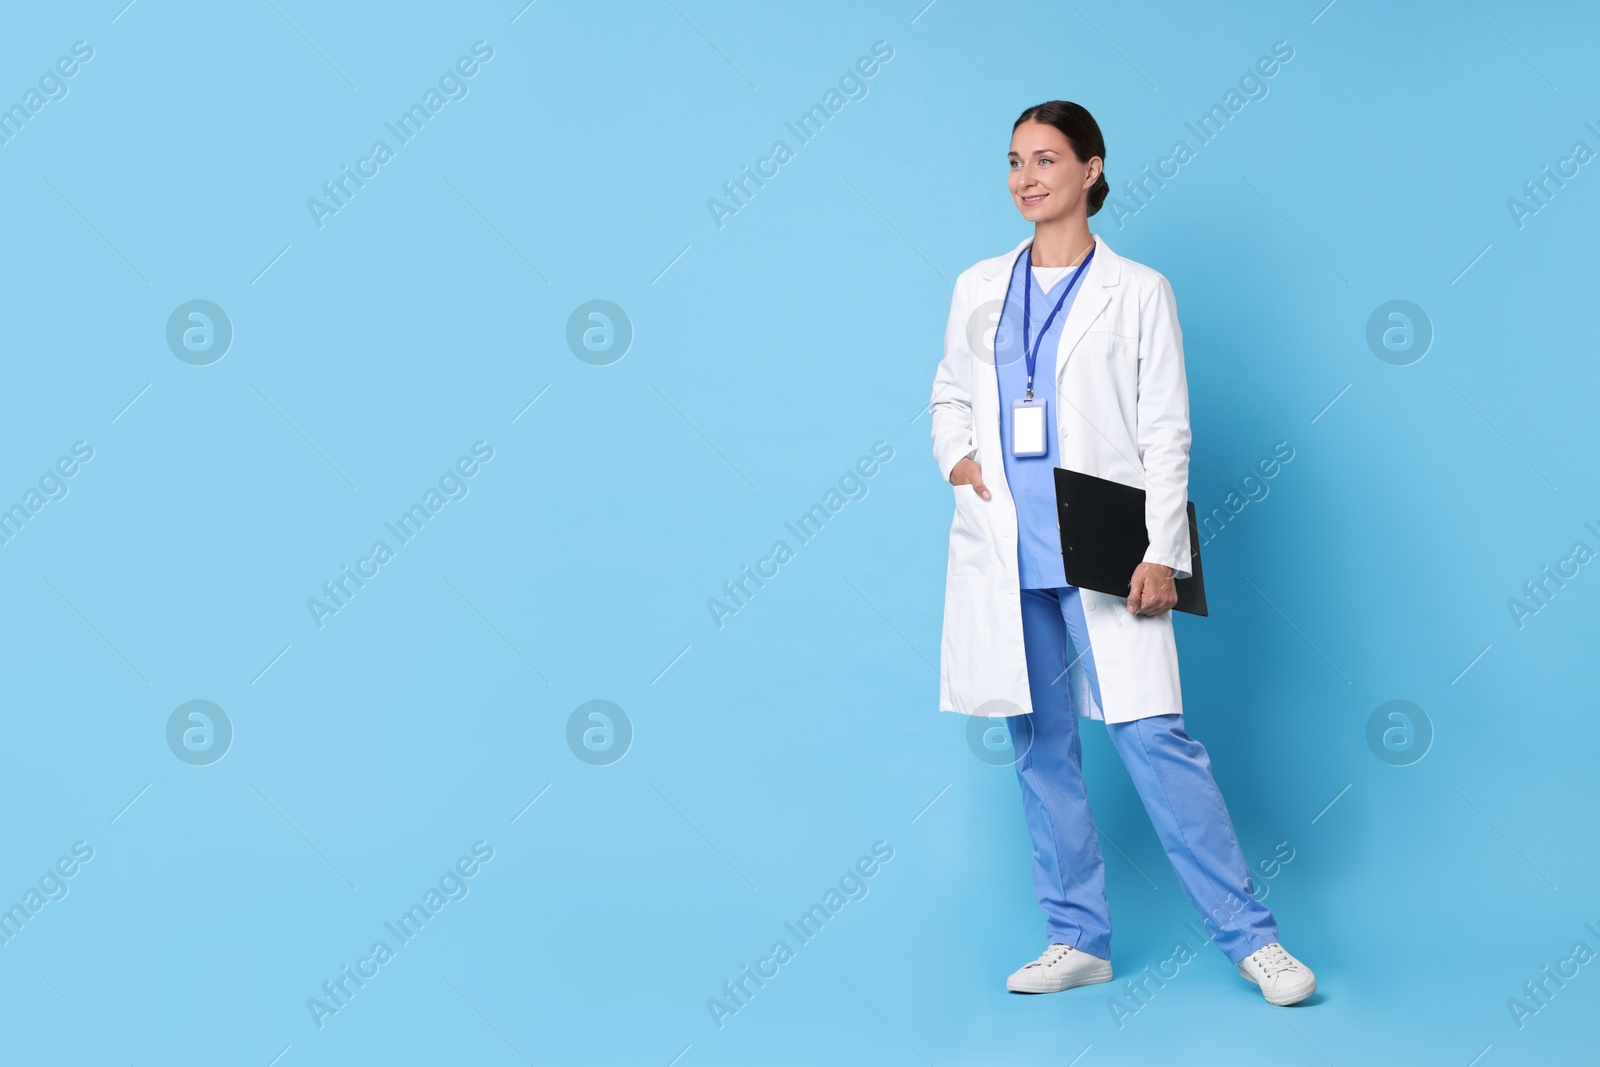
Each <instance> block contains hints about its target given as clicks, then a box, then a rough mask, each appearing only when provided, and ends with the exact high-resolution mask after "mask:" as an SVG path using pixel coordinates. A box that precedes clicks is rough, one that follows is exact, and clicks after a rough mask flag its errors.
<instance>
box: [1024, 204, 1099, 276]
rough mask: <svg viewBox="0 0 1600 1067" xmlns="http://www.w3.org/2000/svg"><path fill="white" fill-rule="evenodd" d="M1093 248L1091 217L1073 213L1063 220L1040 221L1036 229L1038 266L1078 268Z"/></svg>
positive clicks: (1036, 263) (1034, 238)
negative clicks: (1089, 218)
mask: <svg viewBox="0 0 1600 1067" xmlns="http://www.w3.org/2000/svg"><path fill="white" fill-rule="evenodd" d="M1092 248H1094V237H1093V236H1091V235H1090V233H1089V220H1088V219H1087V218H1082V217H1078V216H1074V217H1073V218H1070V219H1063V220H1061V221H1060V222H1054V223H1052V222H1041V223H1039V224H1037V225H1036V226H1034V228H1033V255H1032V257H1031V258H1032V262H1033V265H1034V266H1035V267H1075V266H1077V265H1078V264H1079V263H1082V262H1083V257H1084V256H1086V255H1088V254H1089V251H1090V250H1091V249H1092Z"/></svg>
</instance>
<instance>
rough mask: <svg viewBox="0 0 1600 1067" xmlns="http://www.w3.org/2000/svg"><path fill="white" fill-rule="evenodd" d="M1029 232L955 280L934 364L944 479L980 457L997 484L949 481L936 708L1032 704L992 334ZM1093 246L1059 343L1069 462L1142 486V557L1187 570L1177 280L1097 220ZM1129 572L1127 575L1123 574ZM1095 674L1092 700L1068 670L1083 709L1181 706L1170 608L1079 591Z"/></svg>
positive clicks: (1131, 714) (1105, 715)
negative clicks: (1152, 612) (1124, 250)
mask: <svg viewBox="0 0 1600 1067" xmlns="http://www.w3.org/2000/svg"><path fill="white" fill-rule="evenodd" d="M1029 240H1031V238H1029V239H1028V240H1024V241H1023V242H1022V243H1021V244H1019V245H1017V247H1016V248H1014V249H1012V250H1011V251H1010V252H1008V253H1006V254H1005V255H1002V256H995V257H994V258H992V259H985V260H980V261H979V262H977V263H975V264H973V265H972V266H971V267H969V268H967V269H966V270H964V271H962V272H961V276H960V277H958V278H957V279H956V285H955V293H954V296H953V298H952V299H951V302H950V319H949V322H948V324H947V326H946V328H945V339H944V359H942V360H941V361H940V363H939V369H938V372H937V373H936V374H935V375H934V382H933V398H932V401H931V408H930V410H931V412H932V422H933V431H932V432H933V454H934V459H935V460H936V461H937V462H938V464H939V471H940V473H941V474H943V475H944V478H945V481H947V482H948V481H949V480H950V471H951V468H953V467H954V466H955V465H956V462H957V461H958V460H960V459H961V458H963V457H964V456H966V455H968V454H969V453H972V452H973V450H974V449H975V450H976V455H975V456H974V457H973V458H974V459H976V460H977V462H978V464H979V466H981V467H982V469H983V481H984V484H985V485H987V486H988V487H989V491H990V494H991V499H989V500H984V499H983V498H982V497H980V496H978V494H977V493H975V492H973V489H972V486H970V485H958V486H953V487H952V490H951V491H952V494H953V495H954V497H955V517H954V519H953V520H952V522H951V524H950V560H949V565H948V568H947V570H946V574H945V601H944V633H943V636H942V639H941V642H940V649H939V661H940V668H939V709H940V710H941V711H952V712H960V713H962V714H966V715H986V716H994V715H1025V714H1030V713H1032V711H1033V700H1032V696H1031V694H1030V692H1029V688H1028V671H1027V664H1026V661H1025V658H1024V655H1023V644H1022V613H1021V597H1020V592H1019V589H1020V586H1019V579H1018V577H1017V512H1016V506H1015V504H1014V503H1013V502H1012V498H1011V491H1010V489H1009V488H1008V486H1007V485H1006V473H1005V464H1004V461H1003V460H1002V458H1001V451H1000V450H1001V448H1002V442H1001V440H1000V389H999V383H998V381H997V379H996V374H995V367H994V359H995V356H994V333H995V327H996V325H997V323H998V320H999V311H1000V308H1001V306H1002V304H1003V302H1004V300H1005V296H1006V286H1007V283H1008V281H1009V280H1010V277H1011V270H1012V267H1013V266H1014V265H1015V263H1016V257H1017V255H1018V254H1019V253H1021V251H1022V249H1023V248H1025V247H1026V246H1027V244H1028V242H1029ZM1094 240H1095V244H1096V246H1097V247H1096V249H1095V253H1094V260H1093V261H1092V262H1091V263H1090V264H1089V269H1088V271H1087V272H1085V274H1084V276H1083V279H1082V280H1081V281H1080V282H1079V286H1080V288H1079V291H1078V295H1077V297H1076V298H1075V300H1074V301H1073V304H1072V308H1071V310H1070V311H1069V312H1068V314H1067V318H1066V321H1065V322H1064V323H1063V324H1062V330H1061V343H1060V348H1059V349H1058V350H1057V355H1056V391H1055V397H1056V400H1055V404H1054V407H1055V412H1056V432H1057V435H1058V436H1057V442H1058V445H1057V449H1056V454H1057V455H1058V456H1059V457H1061V458H1060V462H1061V465H1062V466H1063V467H1066V468H1068V469H1069V470H1075V471H1082V472H1085V473H1088V474H1093V475H1097V476H1098V477H1101V478H1109V479H1111V480H1112V481H1117V482H1122V483H1124V484H1126V485H1133V486H1138V487H1140V488H1142V489H1144V490H1145V526H1146V528H1147V530H1148V531H1149V534H1150V547H1149V549H1148V550H1147V551H1146V552H1145V555H1144V559H1145V560H1146V561H1147V562H1151V563H1162V564H1165V565H1166V566H1168V567H1171V568H1172V569H1173V572H1174V577H1177V578H1186V577H1188V576H1189V574H1190V570H1189V564H1190V559H1189V524H1188V517H1187V513H1186V511H1185V505H1186V503H1187V500H1188V482H1189V441H1190V430H1189V389H1188V383H1187V381H1186V378H1185V375H1184V366H1183V336H1182V333H1181V332H1180V330H1179V328H1178V314H1177V303H1176V299H1175V297H1174V296H1173V292H1172V286H1171V284H1170V283H1169V282H1168V281H1167V279H1166V278H1165V277H1164V276H1162V275H1161V274H1160V273H1159V272H1157V271H1155V270H1153V269H1152V268H1150V267H1147V266H1145V265H1144V264H1142V263H1136V262H1134V261H1133V260H1131V259H1124V258H1122V257H1121V256H1119V255H1117V254H1116V253H1115V252H1113V251H1112V250H1111V249H1110V247H1109V246H1107V244H1106V243H1105V241H1104V239H1102V238H1101V237H1100V236H1099V235H1098V234H1096V235H1095V238H1094ZM1129 577H1130V578H1131V577H1132V575H1129ZM1081 594H1082V598H1083V608H1084V620H1085V622H1086V623H1087V625H1088V629H1089V643H1090V646H1091V648H1092V650H1093V659H1094V664H1095V668H1096V671H1097V673H1098V676H1099V682H1100V696H1101V698H1102V700H1103V702H1104V706H1103V707H1102V706H1101V705H1099V704H1096V703H1095V702H1094V699H1093V695H1092V692H1091V689H1090V686H1089V682H1088V676H1087V675H1086V674H1085V673H1084V670H1083V661H1082V660H1081V659H1080V660H1079V662H1078V663H1077V665H1075V666H1074V667H1073V668H1072V670H1071V672H1070V673H1069V676H1068V678H1067V683H1068V684H1069V686H1070V687H1071V693H1072V695H1073V701H1074V704H1075V705H1076V707H1077V708H1078V712H1079V714H1080V715H1081V716H1084V717H1088V718H1095V719H1104V720H1105V721H1106V722H1127V721H1129V720H1132V719H1139V718H1144V717H1146V716H1150V715H1163V714H1168V713H1172V712H1181V711H1182V710H1183V695H1182V691H1181V689H1180V687H1179V682H1178V649H1177V644H1176V642H1175V640H1174V638H1173V630H1172V613H1171V612H1170V611H1164V612H1162V613H1161V614H1160V615H1156V616H1146V615H1133V614H1130V613H1129V612H1128V609H1127V599H1126V597H1123V596H1115V595H1113V594H1110V593H1100V592H1095V591H1093V590H1089V589H1084V590H1081Z"/></svg>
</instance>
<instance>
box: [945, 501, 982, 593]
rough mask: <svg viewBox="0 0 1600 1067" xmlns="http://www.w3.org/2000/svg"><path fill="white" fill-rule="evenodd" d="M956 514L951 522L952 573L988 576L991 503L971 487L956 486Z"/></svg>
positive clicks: (950, 567)
mask: <svg viewBox="0 0 1600 1067" xmlns="http://www.w3.org/2000/svg"><path fill="white" fill-rule="evenodd" d="M951 488H953V489H954V490H955V498H956V512H955V517H954V518H953V519H952V520H951V522H950V566H949V570H948V573H949V574H952V575H954V574H987V573H988V571H989V568H988V562H989V514H988V512H986V511H984V510H983V509H984V508H986V507H988V506H989V503H990V502H989V501H987V500H984V499H983V498H982V497H980V496H979V495H978V494H977V493H976V492H975V491H974V490H973V488H972V486H970V485H957V486H952V487H951Z"/></svg>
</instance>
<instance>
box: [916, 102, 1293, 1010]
mask: <svg viewBox="0 0 1600 1067" xmlns="http://www.w3.org/2000/svg"><path fill="white" fill-rule="evenodd" d="M1104 165H1105V141H1104V139H1103V138H1102V136H1101V134H1100V127H1099V126H1098V125H1097V124H1096V123H1095V120H1094V118H1093V117H1092V116H1091V115H1090V114H1089V113H1088V112H1087V111H1085V110H1084V109H1083V108H1082V107H1080V106H1078V105H1077V104H1073V103H1068V102H1066V101H1061V100H1053V101H1051V102H1049V103H1045V104H1040V105H1038V106H1037V107H1031V108H1029V109H1028V110H1026V111H1024V112H1023V113H1022V116H1021V117H1020V118H1018V119H1017V121H1016V123H1015V124H1014V125H1013V127H1012V136H1011V151H1010V167H1011V177H1010V188H1011V196H1012V200H1013V201H1014V202H1015V203H1016V205H1017V209H1018V210H1019V211H1021V212H1022V217H1023V218H1025V219H1027V220H1028V221H1030V222H1032V223H1033V226H1034V230H1033V236H1032V238H1030V239H1029V240H1026V241H1024V242H1022V243H1021V244H1020V245H1018V246H1017V247H1016V248H1014V249H1012V250H1011V251H1010V252H1008V253H1006V254H1005V255H1003V256H997V257H995V258H993V259H986V260H982V261H980V262H978V263H976V264H974V265H973V266H972V267H970V268H968V269H967V270H965V271H963V272H962V274H961V276H960V277H959V278H958V279H957V280H956V286H955V296H954V299H953V300H952V301H951V305H950V319H949V322H948V324H947V326H946V330H945V352H944V359H943V360H942V361H941V362H940V364H939V369H938V373H937V374H936V375H935V377H934V385H933V399H932V405H931V410H932V414H933V452H934V458H935V459H936V460H937V461H938V464H939V469H940V472H941V473H943V474H944V476H945V479H946V480H947V481H948V482H950V483H951V485H952V486H953V487H954V489H955V518H954V521H953V522H952V523H951V527H950V562H949V568H948V570H947V574H946V579H945V606H944V635H943V640H942V646H941V650H940V659H941V671H940V687H939V688H940V695H939V706H940V709H941V710H943V711H953V712H960V713H963V714H967V715H978V716H1004V717H1005V721H1006V725H1007V727H1008V729H1009V732H1010V736H1011V741H1012V745H1013V747H1014V750H1015V752H1016V754H1017V755H1016V768H1017V777H1018V779H1019V781H1020V782H1021V786H1022V797H1023V812H1024V815H1025V816H1026V819H1027V823H1028V829H1029V833H1030V835H1031V836H1032V838H1033V884H1034V892H1035V894H1036V895H1037V897H1038V899H1039V905H1040V907H1041V908H1043V909H1044V912H1045V916H1046V923H1045V931H1046V938H1047V941H1048V942H1049V945H1048V947H1047V948H1046V949H1045V951H1044V953H1043V954H1042V955H1041V956H1040V957H1039V958H1038V959H1036V960H1034V961H1032V962H1031V963H1028V964H1026V965H1024V966H1023V967H1022V968H1021V969H1019V970H1018V971H1017V972H1016V973H1015V974H1012V975H1011V976H1010V978H1009V979H1008V980H1007V982H1006V988H1008V989H1010V990H1012V991H1014V992H1020V993H1052V992H1056V991H1058V990H1062V989H1070V988H1072V987H1073V986H1079V985H1086V984H1089V983H1094V982H1108V981H1110V980H1111V963H1110V955H1111V921H1110V914H1109V909H1108V906H1107V903H1106V895H1105V868H1104V864H1103V861H1102V859H1101V855H1100V846H1099V839H1098V836H1097V832H1096V830H1095V825H1094V815H1093V812H1092V811H1091V810H1090V807H1089V800H1088V796H1087V794H1086V793H1085V791H1084V783H1083V774H1082V769H1081V751H1082V750H1081V746H1080V743H1079V737H1078V720H1079V719H1080V718H1094V719H1101V720H1103V721H1104V722H1105V724H1106V731H1107V733H1109V734H1110V735H1111V741H1112V744H1113V745H1114V746H1115V748H1116V750H1117V752H1118V754H1119V755H1120V756H1121V757H1122V762H1123V764H1124V765H1125V766H1126V767H1127V768H1128V773H1129V775H1130V776H1131V777H1132V778H1133V781H1134V784H1135V786H1137V788H1138V790H1139V795H1140V797H1141V798H1142V799H1143V801H1144V806H1145V810H1146V811H1147V812H1148V813H1149V815H1150V818H1151V821H1152V822H1153V823H1154V824H1155V828H1156V832H1157V834H1158V836H1159V837H1160V839H1161V843H1162V845H1163V847H1164V848H1165V849H1166V852H1167V856H1168V858H1169V859H1170V860H1171V861H1172V866H1173V869H1174V871H1175V872H1176V873H1177V876H1178V880H1179V882H1180V883H1182V885H1183V889H1184V892H1185V893H1186V894H1187V895H1188V897H1189V900H1190V901H1191V902H1192V903H1193V904H1194V906H1195V907H1196V908H1197V909H1199V911H1200V913H1201V914H1202V915H1203V916H1205V918H1206V922H1207V923H1208V925H1209V928H1210V934H1211V936H1212V939H1213V940H1214V941H1215V943H1216V945H1217V947H1218V948H1219V949H1221V950H1222V952H1223V953H1224V954H1225V955H1226V956H1227V957H1228V959H1229V960H1230V961H1232V962H1233V963H1235V964H1236V965H1237V966H1238V970H1239V974H1240V975H1241V976H1243V977H1244V978H1246V979H1248V980H1249V981H1251V982H1253V983H1255V985H1256V986H1257V987H1258V988H1259V989H1260V991H1261V993H1262V995H1263V996H1265V997H1266V999H1267V1000H1268V1001H1269V1002H1271V1003H1273V1004H1293V1003H1295V1002H1297V1001H1300V1000H1304V999H1305V998H1306V997H1308V996H1310V995H1311V993H1312V992H1313V990H1315V989H1316V979H1315V977H1314V976H1313V975H1312V973H1311V971H1310V969H1309V968H1307V967H1306V966H1305V965H1304V964H1302V963H1301V962H1300V961H1299V960H1296V959H1295V958H1294V957H1293V956H1291V955H1289V953H1288V952H1287V951H1285V950H1284V948H1283V946H1282V945H1281V944H1279V943H1278V939H1277V937H1278V928H1277V923H1276V921H1275V920H1274V919H1273V916H1272V913H1271V912H1270V911H1268V910H1267V908H1266V906H1265V905H1264V904H1262V903H1261V902H1260V901H1259V900H1257V899H1256V898H1255V896H1254V895H1253V894H1252V893H1251V892H1250V870H1249V866H1248V864H1247V863H1246V862H1245V859H1244V855H1243V853H1242V852H1241V851H1240V848H1239V842H1238V840H1237V838H1236V837H1235V836H1234V831H1233V824H1232V822H1231V821H1230V819H1229V817H1228V811H1227V808H1226V807H1225V806H1224V804H1223V800H1222V795H1221V793H1220V792H1218V790H1217V786H1216V783H1215V782H1214V781H1213V779H1212V777H1211V764H1210V759H1209V757H1208V756H1207V754H1206V750H1205V748H1204V747H1203V746H1202V745H1201V744H1200V742H1198V741H1196V740H1194V739H1193V738H1191V737H1190V736H1189V735H1188V734H1187V733H1185V732H1184V725H1183V705H1182V694H1181V691H1180V689H1179V684H1178V655H1177V646H1176V644H1175V643H1174V640H1173V629H1172V617H1171V614H1170V611H1169V609H1170V608H1171V607H1172V606H1173V605H1174V604H1175V603H1177V599H1178V597H1177V587H1176V585H1175V581H1176V579H1178V578H1186V577H1188V576H1189V574H1190V571H1189V566H1190V558H1189V525H1188V517H1187V512H1186V510H1185V508H1186V503H1187V493H1188V481H1189V442H1190V430H1189V392H1188V384H1187V381H1186V379H1185V376H1184V366H1183V347H1182V334H1181V332H1180V330H1179V328H1178V317H1177V310H1176V302H1175V299H1174V297H1173V293H1172V286H1171V285H1170V284H1169V283H1168V282H1167V279H1166V278H1165V277H1163V276H1162V275H1161V274H1159V273H1158V272H1156V271H1154V270H1152V269H1151V268H1149V267H1147V266H1145V265H1143V264H1142V263H1135V262H1134V261H1133V260H1130V259H1123V258H1122V257H1121V256H1118V255H1117V254H1116V253H1115V252H1113V251H1112V250H1111V249H1110V248H1109V247H1108V246H1107V245H1106V243H1105V241H1104V240H1102V239H1101V238H1100V237H1098V236H1095V235H1091V234H1090V232H1089V216H1090V215H1093V214H1094V213H1095V212H1096V211H1098V210H1100V206H1101V204H1102V203H1104V201H1105V198H1106V194H1107V192H1108V191H1109V186H1108V185H1107V183H1106V179H1105V176H1104V174H1103V173H1102V171H1103V169H1104ZM991 327H993V328H992V329H991ZM1057 466H1060V467H1066V468H1068V469H1070V470H1076V471H1083V472H1086V473H1088V474H1093V475H1096V476H1098V477H1101V478H1108V479H1111V480H1113V481H1118V482H1122V483H1124V484H1127V485H1134V486H1139V487H1140V488H1142V489H1144V490H1145V526H1146V529H1147V532H1148V533H1149V537H1150V547H1149V549H1148V551H1146V553H1145V555H1144V560H1143V562H1141V563H1140V564H1139V565H1138V567H1137V568H1135V570H1134V572H1133V574H1131V575H1130V576H1129V581H1128V594H1127V596H1126V597H1125V598H1124V597H1121V596H1115V595H1112V594H1108V593H1101V592H1096V591H1094V590H1089V589H1078V588H1075V587H1073V586H1070V585H1068V584H1067V580H1066V575H1065V573H1064V572H1063V567H1062V558H1061V540H1060V536H1061V535H1060V527H1059V526H1058V524H1057V512H1056V499H1055V483H1054V473H1053V471H1054V468H1055V467H1057ZM1069 640H1070V649H1069Z"/></svg>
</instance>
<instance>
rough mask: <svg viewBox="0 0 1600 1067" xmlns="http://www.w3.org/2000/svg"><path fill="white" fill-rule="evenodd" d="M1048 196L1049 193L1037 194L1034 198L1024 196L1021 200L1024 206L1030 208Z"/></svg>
mask: <svg viewBox="0 0 1600 1067" xmlns="http://www.w3.org/2000/svg"><path fill="white" fill-rule="evenodd" d="M1049 195H1050V194H1049V193H1038V194H1037V195H1034V196H1024V197H1023V198H1022V202H1023V203H1024V204H1026V205H1027V206H1029V207H1032V206H1033V205H1035V204H1037V203H1039V202H1040V201H1042V200H1043V199H1044V198H1045V197H1047V196H1049Z"/></svg>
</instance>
